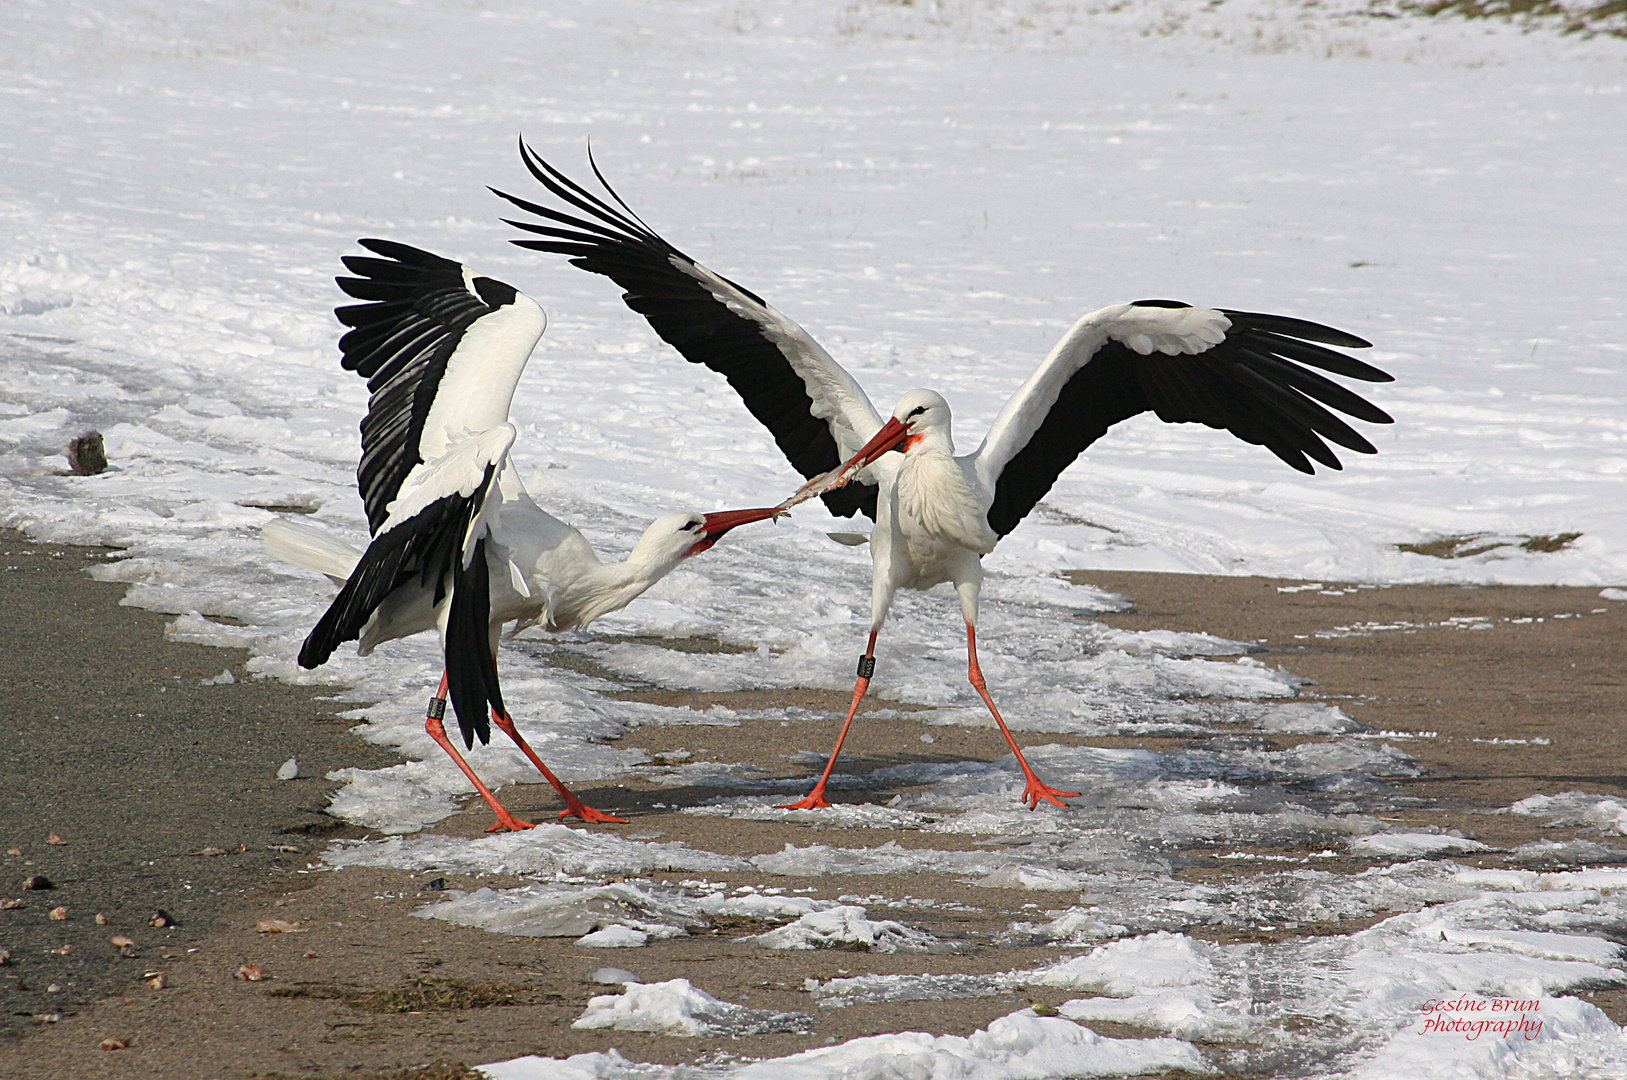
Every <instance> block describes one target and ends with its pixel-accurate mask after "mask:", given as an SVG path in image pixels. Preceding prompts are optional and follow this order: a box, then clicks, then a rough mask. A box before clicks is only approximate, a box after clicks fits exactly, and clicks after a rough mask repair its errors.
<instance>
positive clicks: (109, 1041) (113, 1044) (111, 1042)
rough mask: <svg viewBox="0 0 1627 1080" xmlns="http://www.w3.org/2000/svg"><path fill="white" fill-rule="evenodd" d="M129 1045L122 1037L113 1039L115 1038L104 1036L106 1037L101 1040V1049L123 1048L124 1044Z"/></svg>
mask: <svg viewBox="0 0 1627 1080" xmlns="http://www.w3.org/2000/svg"><path fill="white" fill-rule="evenodd" d="M129 1045H130V1044H129V1043H127V1042H125V1041H124V1040H123V1039H115V1038H112V1037H109V1038H106V1039H103V1040H102V1049H103V1050H123V1049H124V1048H125V1047H126V1046H129Z"/></svg>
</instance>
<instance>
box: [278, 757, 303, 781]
mask: <svg viewBox="0 0 1627 1080" xmlns="http://www.w3.org/2000/svg"><path fill="white" fill-rule="evenodd" d="M298 776H299V759H298V758H289V759H288V760H287V761H285V762H283V763H282V765H280V766H279V767H278V768H277V779H278V780H294V779H297V778H298Z"/></svg>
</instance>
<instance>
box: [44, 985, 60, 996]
mask: <svg viewBox="0 0 1627 1080" xmlns="http://www.w3.org/2000/svg"><path fill="white" fill-rule="evenodd" d="M45 992H46V993H47V994H60V993H62V984H61V983H52V984H51V985H50V986H47V987H46V988H45Z"/></svg>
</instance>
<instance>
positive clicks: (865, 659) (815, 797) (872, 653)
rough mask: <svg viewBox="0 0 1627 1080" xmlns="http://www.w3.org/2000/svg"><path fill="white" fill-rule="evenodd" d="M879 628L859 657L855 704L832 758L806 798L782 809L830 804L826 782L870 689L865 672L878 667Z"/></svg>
mask: <svg viewBox="0 0 1627 1080" xmlns="http://www.w3.org/2000/svg"><path fill="white" fill-rule="evenodd" d="M878 633H880V631H878V630H872V631H870V645H869V646H868V647H867V648H866V649H865V650H864V656H862V657H860V659H859V671H860V675H859V680H858V682H855V683H854V684H853V704H851V705H849V706H848V707H847V719H846V720H843V721H842V731H841V734H839V735H837V736H836V748H835V749H834V750H832V751H831V752H830V760H829V761H827V762H825V771H824V773H823V774H822V775H821V776H820V777H819V783H817V784H815V785H814V788H813V790H812V791H810V792H808V795H807V797H806V798H803V799H798V800H797V801H796V802H794V803H787V804H785V805H784V806H781V807H779V809H781V810H817V809H819V808H820V807H821V806H829V805H830V803H829V801H827V800H826V798H825V783H826V781H828V780H829V779H830V771H831V770H832V769H834V768H836V755H837V754H840V753H841V752H842V743H843V742H844V741H845V740H846V739H847V729H848V728H850V727H852V726H853V714H854V713H856V712H858V711H859V702H860V701H862V700H863V699H864V692H865V691H866V690H868V689H870V676H869V675H866V674H863V673H864V672H866V671H874V670H875V669H876V634H878Z"/></svg>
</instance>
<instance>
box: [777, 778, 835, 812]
mask: <svg viewBox="0 0 1627 1080" xmlns="http://www.w3.org/2000/svg"><path fill="white" fill-rule="evenodd" d="M829 805H830V800H829V799H827V798H825V785H824V784H818V785H816V786H815V787H814V789H813V790H812V791H810V792H808V795H807V798H803V799H798V800H797V801H796V802H794V803H786V804H785V805H784V806H777V807H775V809H776V810H821V809H823V808H825V807H827V806H829Z"/></svg>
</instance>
